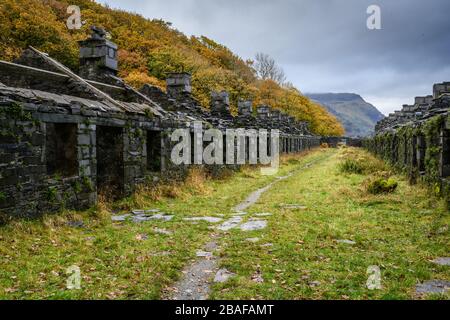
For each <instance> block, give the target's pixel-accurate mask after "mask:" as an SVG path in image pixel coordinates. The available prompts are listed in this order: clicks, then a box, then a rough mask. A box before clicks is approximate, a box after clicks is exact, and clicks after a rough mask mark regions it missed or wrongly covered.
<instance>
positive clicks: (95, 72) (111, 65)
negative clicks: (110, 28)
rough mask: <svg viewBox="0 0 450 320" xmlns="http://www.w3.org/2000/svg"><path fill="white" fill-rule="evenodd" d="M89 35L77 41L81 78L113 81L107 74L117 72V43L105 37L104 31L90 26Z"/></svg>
mask: <svg viewBox="0 0 450 320" xmlns="http://www.w3.org/2000/svg"><path fill="white" fill-rule="evenodd" d="M91 30H92V34H91V37H90V38H88V39H86V40H82V41H78V45H79V46H80V69H79V74H80V76H81V77H82V78H85V79H88V80H94V81H100V82H113V80H111V79H110V78H109V77H108V75H114V76H115V75H116V74H117V45H116V44H115V43H113V42H111V41H109V40H108V39H106V32H105V30H103V29H100V28H97V27H94V26H93V27H91Z"/></svg>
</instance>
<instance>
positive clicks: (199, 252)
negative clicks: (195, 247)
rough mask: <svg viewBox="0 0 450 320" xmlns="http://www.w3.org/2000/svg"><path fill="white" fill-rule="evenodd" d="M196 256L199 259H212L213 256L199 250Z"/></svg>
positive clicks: (210, 253)
mask: <svg viewBox="0 0 450 320" xmlns="http://www.w3.org/2000/svg"><path fill="white" fill-rule="evenodd" d="M196 256H197V257H199V258H212V257H213V254H212V252H208V251H202V250H199V251H197V253H196Z"/></svg>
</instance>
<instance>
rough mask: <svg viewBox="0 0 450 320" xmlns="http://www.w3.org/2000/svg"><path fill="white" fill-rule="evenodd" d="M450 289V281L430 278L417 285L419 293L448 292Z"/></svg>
mask: <svg viewBox="0 0 450 320" xmlns="http://www.w3.org/2000/svg"><path fill="white" fill-rule="evenodd" d="M449 289H450V281H445V280H430V281H426V282H424V283H421V284H418V285H417V286H416V292H417V293H446V292H447V291H448V290H449Z"/></svg>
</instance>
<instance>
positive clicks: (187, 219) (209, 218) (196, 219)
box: [183, 217, 223, 223]
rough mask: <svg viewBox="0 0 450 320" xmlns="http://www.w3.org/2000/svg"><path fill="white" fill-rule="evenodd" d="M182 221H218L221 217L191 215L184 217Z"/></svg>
mask: <svg viewBox="0 0 450 320" xmlns="http://www.w3.org/2000/svg"><path fill="white" fill-rule="evenodd" d="M183 220H184V221H206V222H209V223H219V222H221V221H222V220H223V219H222V218H217V217H192V218H185V219H183Z"/></svg>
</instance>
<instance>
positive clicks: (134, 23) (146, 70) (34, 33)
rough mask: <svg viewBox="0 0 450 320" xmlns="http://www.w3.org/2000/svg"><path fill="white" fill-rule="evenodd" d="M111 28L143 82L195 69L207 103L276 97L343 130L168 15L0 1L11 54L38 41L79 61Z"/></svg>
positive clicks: (324, 129)
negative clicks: (77, 24)
mask: <svg viewBox="0 0 450 320" xmlns="http://www.w3.org/2000/svg"><path fill="white" fill-rule="evenodd" d="M69 4H71V5H78V6H80V8H81V14H82V20H83V21H85V24H84V26H83V27H82V28H81V29H80V30H68V29H67V27H66V25H65V22H66V20H67V18H68V17H69V14H67V11H66V10H67V6H68V5H69ZM91 25H96V26H99V27H103V28H105V29H106V30H107V31H108V32H110V34H111V37H112V40H113V41H114V42H116V43H117V44H118V45H119V48H120V50H119V63H120V65H119V69H120V76H121V77H123V78H124V79H125V80H126V81H127V82H128V83H130V84H132V85H134V86H136V87H140V86H141V85H143V84H144V83H150V84H153V85H156V86H160V87H164V80H165V77H166V74H167V73H168V72H181V71H186V72H190V73H192V75H193V79H192V84H193V94H194V96H195V97H196V98H197V99H198V100H199V101H200V103H201V104H202V105H203V106H204V107H208V104H209V99H210V96H209V95H210V92H211V91H212V90H216V91H218V90H226V91H228V92H229V93H230V98H231V104H232V109H233V110H236V104H237V100H238V98H247V99H252V100H254V102H255V104H270V105H271V106H272V107H274V108H277V109H281V110H283V111H285V112H288V113H289V114H291V115H293V116H295V117H296V118H297V119H299V120H304V121H309V122H310V125H311V130H312V131H313V132H314V133H316V134H320V135H342V134H343V133H344V129H343V127H342V125H341V124H340V123H339V122H338V120H337V119H336V118H335V117H334V116H332V115H330V114H329V113H327V111H326V110H325V109H323V108H322V107H321V106H319V105H317V104H315V103H313V102H312V101H310V100H309V99H308V98H306V97H304V96H303V95H302V94H301V93H300V91H299V90H298V89H296V88H294V87H293V86H291V85H285V84H280V83H277V82H275V81H273V80H270V79H266V80H262V79H258V77H257V73H256V71H255V69H254V67H253V64H254V63H253V61H244V60H243V59H241V58H240V57H238V56H237V55H235V54H234V53H233V52H231V51H230V50H229V49H228V48H226V47H225V46H223V45H221V44H218V43H216V42H214V41H213V40H211V39H208V38H206V37H203V36H199V37H194V36H193V37H190V38H189V37H187V36H186V35H184V34H183V33H181V32H180V31H178V30H176V29H174V28H173V27H172V26H171V24H170V23H169V22H165V21H162V20H149V19H145V18H144V17H142V16H140V15H138V14H132V13H128V12H125V11H121V10H113V9H111V8H108V7H104V6H101V5H100V4H98V3H95V2H94V1H90V0H70V3H69V2H67V1H63V0H61V1H54V0H2V1H1V5H0V59H2V60H7V61H12V60H14V59H15V58H17V57H18V56H19V55H20V52H21V51H22V50H23V49H24V48H26V47H27V46H29V45H31V46H34V47H36V48H38V49H40V50H42V51H45V52H47V53H48V54H49V55H51V56H52V57H55V58H56V59H58V60H59V61H61V62H62V63H64V64H65V65H67V66H69V67H70V68H72V69H74V70H76V69H77V68H78V46H77V41H78V40H82V39H85V38H86V37H87V36H88V35H89V26H91Z"/></svg>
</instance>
